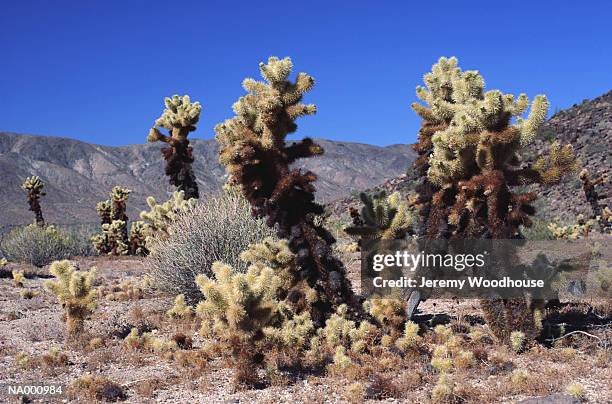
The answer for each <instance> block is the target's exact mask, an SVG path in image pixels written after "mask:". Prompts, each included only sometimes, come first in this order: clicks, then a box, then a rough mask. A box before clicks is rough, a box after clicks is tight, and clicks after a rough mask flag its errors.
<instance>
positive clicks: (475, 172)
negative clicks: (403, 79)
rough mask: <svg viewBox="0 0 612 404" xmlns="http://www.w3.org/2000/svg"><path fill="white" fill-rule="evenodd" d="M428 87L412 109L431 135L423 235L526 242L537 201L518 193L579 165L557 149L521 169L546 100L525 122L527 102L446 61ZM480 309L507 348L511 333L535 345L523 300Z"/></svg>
mask: <svg viewBox="0 0 612 404" xmlns="http://www.w3.org/2000/svg"><path fill="white" fill-rule="evenodd" d="M424 81H425V84H426V86H427V88H424V87H418V88H417V96H418V97H419V98H420V99H421V100H422V101H424V102H425V104H426V105H421V104H416V105H413V108H414V109H415V111H416V112H417V113H418V114H419V116H421V117H422V118H423V128H424V129H427V130H426V132H427V136H425V137H424V139H425V141H423V149H427V154H423V155H422V156H421V157H422V159H420V160H419V161H418V164H417V167H416V168H418V169H421V170H425V168H426V175H427V186H426V189H425V188H421V189H420V191H421V193H422V197H421V198H420V199H421V200H424V199H427V200H430V201H431V202H430V203H428V204H427V205H428V206H427V208H426V209H422V210H421V214H422V217H421V219H422V222H423V223H426V229H425V231H424V235H427V236H429V237H432V238H447V239H464V238H468V239H469V238H493V239H513V238H522V235H521V233H520V226H525V227H529V226H531V224H532V222H531V219H530V216H531V215H533V214H534V213H535V209H534V208H533V206H532V205H531V204H532V202H533V201H534V200H535V199H536V195H535V194H534V193H524V194H521V193H518V192H516V191H514V192H513V190H515V189H516V187H519V186H524V185H529V184H535V183H538V184H544V185H549V184H556V183H558V182H560V181H561V179H562V178H563V177H564V176H565V175H566V174H568V173H570V172H572V171H573V170H575V168H576V165H577V161H576V159H575V156H574V153H573V150H572V147H571V146H569V145H568V146H560V145H558V144H556V143H555V144H553V145H551V147H550V154H549V156H548V157H538V158H537V159H536V161H535V162H534V163H533V164H523V163H522V162H521V158H520V152H521V151H522V149H524V148H525V147H527V146H529V145H530V144H531V143H532V141H533V140H534V138H535V137H536V135H537V133H538V129H539V128H540V126H541V125H542V123H543V122H544V120H545V119H546V113H547V109H548V105H549V104H548V101H547V99H546V97H544V96H537V97H535V99H534V101H533V103H532V105H531V110H530V112H529V114H528V117H527V118H523V117H522V115H523V114H524V113H525V112H526V111H527V109H528V107H529V100H528V98H527V96H526V95H524V94H521V95H520V96H518V97H514V96H513V95H510V94H503V93H502V92H501V91H499V90H492V91H485V89H484V79H483V78H482V76H481V75H480V74H479V73H478V72H477V71H462V70H461V69H460V68H459V67H457V59H455V58H450V59H447V58H440V60H439V62H438V63H436V64H434V66H433V67H432V71H431V72H430V73H427V74H426V75H425V77H424ZM512 118H516V124H512ZM422 131H423V129H422ZM422 134H423V133H422ZM425 160H426V161H425ZM508 253H509V256H512V252H508ZM510 261H512V260H510ZM500 270H503V269H500ZM482 306H483V311H484V312H485V317H486V319H487V321H488V323H489V325H490V326H491V328H492V330H493V332H494V333H495V334H496V335H497V336H498V337H499V338H501V339H503V340H505V341H507V340H508V338H509V334H510V332H511V331H521V332H524V333H525V335H526V336H527V338H531V337H533V331H534V330H533V323H534V321H533V312H532V311H531V309H530V308H529V307H528V304H527V302H526V301H525V300H524V299H510V300H505V299H498V300H488V301H483V302H482Z"/></svg>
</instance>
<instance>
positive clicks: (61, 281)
mask: <svg viewBox="0 0 612 404" xmlns="http://www.w3.org/2000/svg"><path fill="white" fill-rule="evenodd" d="M49 272H50V273H51V274H52V275H53V276H55V277H56V278H57V279H56V280H54V281H53V280H50V281H47V282H46V283H45V289H47V290H48V291H49V292H51V293H53V294H54V295H55V296H56V297H57V299H58V300H59V302H60V303H61V304H62V307H63V308H64V310H65V311H66V328H67V331H68V337H69V338H70V339H74V338H76V337H78V336H79V335H81V334H82V332H83V330H84V322H85V318H87V316H89V315H90V314H91V313H92V312H93V310H94V309H95V308H96V297H97V293H96V290H95V289H94V288H93V286H94V285H93V282H94V279H95V276H96V268H95V267H92V268H91V269H90V270H89V271H87V272H82V271H78V270H77V269H76V268H75V267H74V266H73V265H72V264H71V263H70V261H68V260H63V261H55V262H53V263H52V264H51V266H50V267H49Z"/></svg>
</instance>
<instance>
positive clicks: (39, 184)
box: [21, 175, 46, 226]
mask: <svg viewBox="0 0 612 404" xmlns="http://www.w3.org/2000/svg"><path fill="white" fill-rule="evenodd" d="M44 186H45V183H44V182H43V181H42V180H41V179H40V177H38V176H36V175H34V176H32V177H27V178H26V179H25V181H23V185H22V186H21V188H22V189H23V190H24V191H25V192H26V193H27V195H28V204H29V205H30V210H31V211H32V212H34V214H35V215H36V224H37V225H39V226H44V225H45V219H44V218H43V214H42V208H41V207H40V197H41V196H44V195H46V194H45V193H44V192H43V188H44Z"/></svg>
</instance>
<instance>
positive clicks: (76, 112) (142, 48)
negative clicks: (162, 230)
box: [0, 0, 612, 145]
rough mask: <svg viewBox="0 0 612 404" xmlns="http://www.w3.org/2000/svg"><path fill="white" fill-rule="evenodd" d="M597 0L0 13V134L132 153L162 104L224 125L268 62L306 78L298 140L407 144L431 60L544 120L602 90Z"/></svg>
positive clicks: (606, 62) (39, 8)
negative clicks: (469, 72)
mask: <svg viewBox="0 0 612 404" xmlns="http://www.w3.org/2000/svg"><path fill="white" fill-rule="evenodd" d="M611 16H612V2H609V1H603V0H602V1H584V2H580V1H560V0H558V1H537V0H531V1H524V2H519V1H491V0H488V1H479V2H475V1H448V2H443V1H408V0H405V1H393V2H392V1H357V0H353V1H333V0H328V1H310V0H309V1H287V0H285V1H276V0H268V1H263V2H262V1H237V0H234V1H214V2H213V1H177V2H174V1H169V0H165V1H152V0H149V1H136V0H130V1H113V0H105V1H103V0H98V1H91V0H78V1H77V0H75V1H62V0H47V1H34V0H23V1H3V2H2V6H1V11H0V65H1V66H2V67H1V76H0V130H5V131H14V132H21V133H32V134H44V135H57V136H67V137H73V138H78V139H82V140H86V141H89V142H95V143H101V144H109V145H121V144H127V143H142V142H144V139H145V137H146V135H147V132H148V129H149V128H150V126H151V124H152V123H153V120H154V119H155V118H157V117H158V116H159V114H160V113H161V110H162V107H163V102H162V101H163V97H164V96H166V95H172V94H175V93H179V94H183V93H188V94H190V95H191V96H192V99H194V100H198V101H200V102H201V103H202V104H203V113H202V118H201V120H200V124H199V125H198V130H197V132H196V133H195V137H200V138H210V137H212V136H213V135H214V132H213V127H214V125H215V124H216V123H217V122H220V121H222V120H224V119H226V118H228V117H230V116H232V111H231V106H232V104H233V103H234V101H235V100H236V99H237V98H238V97H239V96H241V95H242V94H243V93H244V92H243V90H242V88H241V85H240V84H241V82H242V79H243V78H245V77H247V76H250V77H255V78H259V72H258V67H257V65H258V63H259V62H260V61H263V60H266V59H267V57H268V56H270V55H275V56H279V57H283V56H291V57H292V59H293V61H294V65H295V67H296V70H298V71H305V72H308V73H309V74H311V75H312V76H314V77H315V79H316V81H317V85H316V87H315V88H314V89H313V91H312V92H311V93H309V94H308V96H307V98H306V100H305V101H306V102H309V103H310V102H312V103H315V104H317V106H318V109H319V112H318V113H317V115H315V116H314V117H306V118H302V119H301V120H300V122H299V130H298V134H299V135H301V136H317V137H323V138H329V139H338V140H340V139H341V140H350V141H357V142H364V143H373V144H380V145H386V144H392V143H408V142H413V141H414V140H415V137H416V132H417V130H418V127H419V120H418V119H417V117H416V116H415V114H414V113H413V112H412V110H411V109H410V103H411V102H413V101H415V98H416V97H415V95H414V88H415V86H416V85H417V84H420V83H421V78H422V75H423V74H424V73H425V72H426V71H428V70H429V68H430V67H431V65H432V63H434V62H435V61H436V60H437V59H438V57H439V56H442V55H444V56H453V55H454V56H457V57H458V58H459V62H460V65H461V67H462V68H464V69H478V70H480V71H481V73H482V74H483V76H484V77H485V80H486V82H487V87H488V88H489V89H492V88H499V89H501V90H503V91H505V92H511V93H519V92H526V93H527V95H529V97H530V98H533V96H534V95H536V94H539V93H544V94H546V95H548V97H549V99H550V100H551V103H552V108H551V110H552V111H554V110H555V109H561V108H566V107H569V106H571V105H572V104H574V103H578V102H580V101H582V100H583V99H585V98H592V97H595V96H598V95H600V94H602V93H604V92H606V91H608V90H610V89H612V69H611V66H612V24H610V17H611Z"/></svg>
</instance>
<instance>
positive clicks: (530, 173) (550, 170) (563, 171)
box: [506, 142, 580, 185]
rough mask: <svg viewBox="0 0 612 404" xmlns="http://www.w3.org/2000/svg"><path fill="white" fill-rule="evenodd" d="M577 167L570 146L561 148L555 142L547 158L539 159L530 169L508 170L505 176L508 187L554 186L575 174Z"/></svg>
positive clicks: (577, 164) (577, 162) (576, 161)
mask: <svg viewBox="0 0 612 404" xmlns="http://www.w3.org/2000/svg"><path fill="white" fill-rule="evenodd" d="M579 165H580V162H579V161H578V160H577V159H576V156H575V154H574V148H573V147H572V145H565V146H561V145H559V144H558V143H557V142H555V143H553V144H552V145H551V148H550V153H549V155H548V156H547V157H539V158H538V159H537V160H536V162H535V163H534V164H533V165H532V166H530V167H526V168H523V169H518V170H508V171H507V172H506V176H507V179H508V184H509V185H527V184H544V185H554V184H558V183H559V182H561V180H562V179H563V178H564V177H565V176H567V175H569V174H571V173H573V172H575V171H576V169H577V167H578V166H579Z"/></svg>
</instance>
